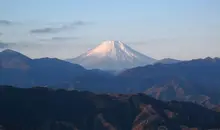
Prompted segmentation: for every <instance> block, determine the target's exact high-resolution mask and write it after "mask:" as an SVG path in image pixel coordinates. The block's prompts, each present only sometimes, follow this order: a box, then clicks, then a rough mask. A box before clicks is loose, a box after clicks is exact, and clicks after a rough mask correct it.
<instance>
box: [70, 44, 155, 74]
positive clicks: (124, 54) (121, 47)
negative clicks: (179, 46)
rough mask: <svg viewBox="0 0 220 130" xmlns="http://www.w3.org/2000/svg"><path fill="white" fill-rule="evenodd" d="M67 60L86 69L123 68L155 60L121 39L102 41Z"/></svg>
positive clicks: (142, 64)
mask: <svg viewBox="0 0 220 130" xmlns="http://www.w3.org/2000/svg"><path fill="white" fill-rule="evenodd" d="M68 61H70V62H72V63H77V64H80V65H82V66H83V67H85V68H88V69H102V70H123V69H127V68H133V67H137V66H144V65H147V64H152V63H154V62H155V61H156V60H155V59H153V58H150V57H147V56H145V55H144V54H141V53H139V52H137V51H135V50H133V49H132V48H130V47H129V46H127V45H126V44H124V43H123V42H121V41H104V42H102V43H101V44H100V45H98V46H97V47H96V48H94V49H92V50H89V51H88V52H86V53H84V54H82V55H80V56H78V57H76V58H74V59H69V60H68Z"/></svg>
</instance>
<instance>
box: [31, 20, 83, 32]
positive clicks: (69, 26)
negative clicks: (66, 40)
mask: <svg viewBox="0 0 220 130" xmlns="http://www.w3.org/2000/svg"><path fill="white" fill-rule="evenodd" d="M84 25H87V22H84V21H76V22H73V23H70V24H65V25H62V26H60V27H46V28H39V29H32V30H30V33H34V34H43V33H59V32H62V31H66V30H73V29H76V28H77V27H79V26H84Z"/></svg>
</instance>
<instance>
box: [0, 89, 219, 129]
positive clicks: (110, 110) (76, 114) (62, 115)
mask: <svg viewBox="0 0 220 130" xmlns="http://www.w3.org/2000/svg"><path fill="white" fill-rule="evenodd" d="M0 104H1V107H0V115H1V116H0V128H1V129H4V130H159V129H163V130H164V129H167V130H182V129H183V127H184V128H189V129H197V130H208V129H218V128H219V127H220V124H219V122H220V113H219V112H215V111H213V110H209V109H206V108H204V107H201V106H200V105H196V104H193V103H190V102H178V101H170V102H162V101H160V100H156V99H154V98H152V97H149V96H147V95H145V94H130V95H124V94H94V93H91V92H87V91H83V92H79V91H66V90H62V89H60V90H53V89H48V88H44V87H35V88H29V89H21V88H14V87H11V86H0ZM216 110H217V109H216Z"/></svg>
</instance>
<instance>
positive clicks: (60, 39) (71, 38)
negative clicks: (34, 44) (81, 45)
mask: <svg viewBox="0 0 220 130" xmlns="http://www.w3.org/2000/svg"><path fill="white" fill-rule="evenodd" d="M77 39H79V37H52V38H47V39H46V38H45V39H39V40H40V41H43V42H48V41H59V42H60V41H71V40H77Z"/></svg>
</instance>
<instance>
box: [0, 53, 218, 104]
mask: <svg viewBox="0 0 220 130" xmlns="http://www.w3.org/2000/svg"><path fill="white" fill-rule="evenodd" d="M169 61H170V59H169ZM0 85H13V86H17V87H26V88H27V87H33V86H47V87H52V88H65V89H77V90H87V91H92V92H95V93H139V92H142V93H146V94H148V95H151V96H153V97H155V98H157V99H161V100H184V101H196V102H199V103H200V104H201V103H202V104H203V105H206V106H207V107H214V106H213V105H217V104H220V100H219V99H220V98H219V95H220V88H219V86H220V59H219V58H206V59H197V60H191V61H176V60H175V63H174V62H173V63H172V64H170V63H167V62H166V63H156V64H153V65H146V66H142V67H136V68H132V69H127V70H124V71H122V72H114V71H108V72H106V71H102V70H99V69H92V70H87V69H85V68H84V67H82V66H80V65H77V64H72V63H69V62H67V61H63V60H59V59H56V58H40V59H31V58H29V57H27V56H25V55H23V54H21V53H19V52H16V51H13V50H5V51H2V52H0Z"/></svg>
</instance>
